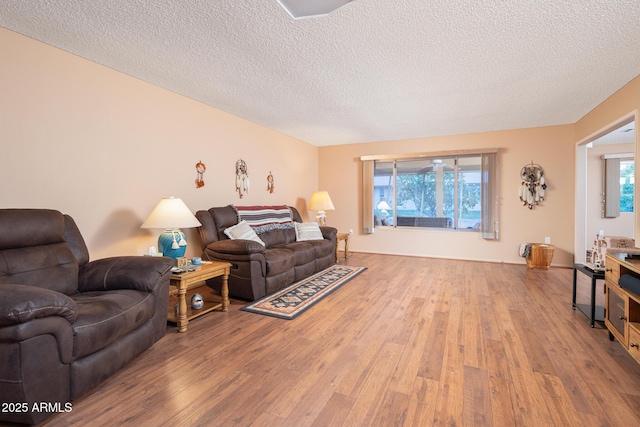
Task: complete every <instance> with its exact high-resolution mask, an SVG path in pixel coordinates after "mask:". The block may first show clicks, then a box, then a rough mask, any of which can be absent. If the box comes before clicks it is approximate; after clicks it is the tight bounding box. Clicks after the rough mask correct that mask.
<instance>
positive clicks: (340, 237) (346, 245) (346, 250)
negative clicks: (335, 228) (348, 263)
mask: <svg viewBox="0 0 640 427" xmlns="http://www.w3.org/2000/svg"><path fill="white" fill-rule="evenodd" d="M349 236H350V234H349V233H338V234H336V262H338V245H339V244H340V241H341V240H344V259H347V258H349Z"/></svg>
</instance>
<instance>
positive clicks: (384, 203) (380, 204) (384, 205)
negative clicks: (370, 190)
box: [378, 200, 391, 211]
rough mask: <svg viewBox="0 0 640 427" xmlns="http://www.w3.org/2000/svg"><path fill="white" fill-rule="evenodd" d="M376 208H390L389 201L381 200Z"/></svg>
mask: <svg viewBox="0 0 640 427" xmlns="http://www.w3.org/2000/svg"><path fill="white" fill-rule="evenodd" d="M378 209H379V210H381V211H382V210H384V211H386V210H388V209H391V206H389V203H387V202H386V200H383V201H381V202H380V203H378Z"/></svg>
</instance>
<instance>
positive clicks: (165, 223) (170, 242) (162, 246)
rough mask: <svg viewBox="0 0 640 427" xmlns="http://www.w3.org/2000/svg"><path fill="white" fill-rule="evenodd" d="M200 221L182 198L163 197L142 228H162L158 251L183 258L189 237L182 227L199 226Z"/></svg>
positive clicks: (165, 254) (172, 256)
mask: <svg viewBox="0 0 640 427" xmlns="http://www.w3.org/2000/svg"><path fill="white" fill-rule="evenodd" d="M200 225H201V224H200V221H198V220H197V219H196V217H195V216H194V215H193V213H191V211H190V210H189V208H188V207H187V205H185V204H184V202H183V201H182V199H176V198H174V197H169V198H165V199H161V200H160V203H158V205H157V206H156V207H155V208H154V209H153V211H151V214H150V215H149V217H148V218H147V219H146V220H145V222H143V223H142V225H141V226H140V228H162V229H164V231H163V232H162V234H160V237H158V251H160V252H162V255H164V256H168V257H171V258H174V259H175V258H181V257H183V256H184V254H185V252H186V250H187V239H186V236H185V235H184V233H183V232H182V231H180V228H191V227H199V226H200Z"/></svg>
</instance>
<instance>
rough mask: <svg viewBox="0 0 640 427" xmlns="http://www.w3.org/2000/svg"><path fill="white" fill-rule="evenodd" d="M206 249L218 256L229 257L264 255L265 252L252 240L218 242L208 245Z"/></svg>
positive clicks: (262, 246) (263, 248) (261, 246)
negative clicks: (227, 255) (224, 255)
mask: <svg viewBox="0 0 640 427" xmlns="http://www.w3.org/2000/svg"><path fill="white" fill-rule="evenodd" d="M207 249H209V250H211V251H214V252H217V253H219V254H229V255H249V254H264V253H265V251H266V248H265V247H264V245H261V244H260V243H258V242H254V241H253V240H244V239H234V240H232V239H229V240H219V241H217V242H213V243H210V244H209V245H208V246H207Z"/></svg>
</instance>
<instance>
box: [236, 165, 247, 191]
mask: <svg viewBox="0 0 640 427" xmlns="http://www.w3.org/2000/svg"><path fill="white" fill-rule="evenodd" d="M236 191H237V192H238V195H239V196H240V198H241V199H242V196H244V195H245V193H248V192H249V172H248V169H247V163H246V162H245V161H244V160H242V159H240V160H238V161H237V162H236Z"/></svg>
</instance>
